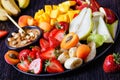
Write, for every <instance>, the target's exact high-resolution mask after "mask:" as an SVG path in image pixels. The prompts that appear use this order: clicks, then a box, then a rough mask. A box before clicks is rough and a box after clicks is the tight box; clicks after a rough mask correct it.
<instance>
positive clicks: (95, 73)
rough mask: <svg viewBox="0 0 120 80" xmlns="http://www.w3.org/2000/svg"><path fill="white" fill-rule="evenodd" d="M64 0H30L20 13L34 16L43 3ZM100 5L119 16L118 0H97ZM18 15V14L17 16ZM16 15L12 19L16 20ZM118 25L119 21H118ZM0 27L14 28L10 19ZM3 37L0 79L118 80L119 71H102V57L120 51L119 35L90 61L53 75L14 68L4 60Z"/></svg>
mask: <svg viewBox="0 0 120 80" xmlns="http://www.w3.org/2000/svg"><path fill="white" fill-rule="evenodd" d="M62 1H64V0H31V3H30V5H29V8H27V9H25V10H22V13H21V14H20V15H22V14H28V15H31V16H34V13H35V12H36V11H37V10H38V9H40V8H43V6H44V4H58V3H59V2H62ZM97 1H98V2H99V3H100V4H101V6H103V7H107V8H110V9H112V10H113V11H114V12H115V13H116V14H117V15H118V18H120V0H97ZM18 17H19V16H18ZM18 17H15V18H14V19H15V20H16V21H17V20H18ZM119 27H120V23H119ZM0 29H6V30H8V31H9V32H11V31H12V30H14V29H15V27H14V25H13V24H12V23H11V22H10V21H6V22H0ZM4 41H5V38H3V39H0V80H120V73H119V72H118V73H110V74H106V73H104V71H103V68H102V64H103V61H104V58H105V57H106V56H107V55H108V54H110V53H113V52H120V35H118V37H117V41H116V42H115V43H114V44H113V46H112V47H111V48H110V49H109V50H108V51H106V52H105V53H104V55H102V56H101V57H100V58H98V59H96V60H95V61H93V62H91V63H90V64H88V65H87V66H85V67H83V68H82V69H77V70H75V71H72V72H70V73H66V74H64V75H58V76H53V77H34V76H28V75H25V74H22V73H20V72H18V71H17V70H15V69H14V68H13V67H12V66H11V65H9V64H7V63H6V62H5V60H4V54H5V52H6V51H7V50H8V48H7V47H6V46H5V42H4Z"/></svg>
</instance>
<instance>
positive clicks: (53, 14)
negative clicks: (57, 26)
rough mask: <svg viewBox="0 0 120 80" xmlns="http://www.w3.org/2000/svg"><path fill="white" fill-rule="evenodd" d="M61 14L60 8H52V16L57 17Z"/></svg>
mask: <svg viewBox="0 0 120 80" xmlns="http://www.w3.org/2000/svg"><path fill="white" fill-rule="evenodd" d="M59 14H60V12H59V10H58V9H56V10H52V11H51V14H50V18H57V17H58V15H59Z"/></svg>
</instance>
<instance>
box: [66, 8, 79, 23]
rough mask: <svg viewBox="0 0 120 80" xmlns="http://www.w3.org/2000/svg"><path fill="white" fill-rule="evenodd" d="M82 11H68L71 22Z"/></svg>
mask: <svg viewBox="0 0 120 80" xmlns="http://www.w3.org/2000/svg"><path fill="white" fill-rule="evenodd" d="M79 12H80V10H73V11H68V12H67V14H68V16H69V19H70V22H71V21H72V19H73V17H74V15H75V14H79Z"/></svg>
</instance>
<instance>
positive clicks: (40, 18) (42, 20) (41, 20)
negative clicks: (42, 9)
mask: <svg viewBox="0 0 120 80" xmlns="http://www.w3.org/2000/svg"><path fill="white" fill-rule="evenodd" d="M44 21H45V20H44V18H43V16H42V15H41V16H39V20H38V23H40V22H44Z"/></svg>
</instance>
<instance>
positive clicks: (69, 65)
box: [64, 57, 83, 69]
mask: <svg viewBox="0 0 120 80" xmlns="http://www.w3.org/2000/svg"><path fill="white" fill-rule="evenodd" d="M82 63H83V60H82V59H81V58H77V57H71V58H69V59H67V60H66V61H65V63H64V67H65V68H66V69H74V68H77V67H79V66H80V65H82Z"/></svg>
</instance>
